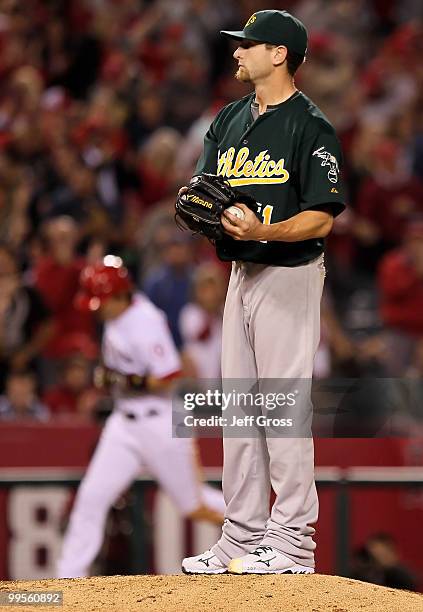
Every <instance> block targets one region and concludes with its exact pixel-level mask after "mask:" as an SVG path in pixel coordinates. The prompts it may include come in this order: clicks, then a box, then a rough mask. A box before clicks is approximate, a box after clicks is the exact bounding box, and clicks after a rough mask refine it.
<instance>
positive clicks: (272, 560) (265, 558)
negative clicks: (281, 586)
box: [228, 546, 314, 574]
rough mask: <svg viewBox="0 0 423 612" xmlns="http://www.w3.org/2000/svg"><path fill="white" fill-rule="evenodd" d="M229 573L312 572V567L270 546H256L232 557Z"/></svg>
mask: <svg viewBox="0 0 423 612" xmlns="http://www.w3.org/2000/svg"><path fill="white" fill-rule="evenodd" d="M228 572H229V573H230V574H314V569H313V568H312V567H306V566H305V565H298V564H297V563H294V561H291V559H288V557H285V555H284V554H283V553H281V552H279V551H278V550H275V549H274V548H272V546H258V547H257V548H256V549H255V551H253V552H252V553H250V554H248V555H244V556H243V557H239V559H232V561H231V562H230V563H229V566H228Z"/></svg>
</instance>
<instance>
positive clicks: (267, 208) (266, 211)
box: [259, 204, 273, 243]
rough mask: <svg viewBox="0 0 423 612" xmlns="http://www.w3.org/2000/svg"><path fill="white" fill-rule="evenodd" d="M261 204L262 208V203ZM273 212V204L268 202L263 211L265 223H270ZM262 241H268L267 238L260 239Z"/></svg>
mask: <svg viewBox="0 0 423 612" xmlns="http://www.w3.org/2000/svg"><path fill="white" fill-rule="evenodd" d="M259 206H260V208H261V205H260V204H259ZM260 208H259V212H260ZM272 213H273V206H271V205H270V204H266V206H265V207H264V208H263V210H262V211H261V214H262V217H263V224H264V225H270V223H271V219H272ZM260 242H263V243H266V242H267V240H260Z"/></svg>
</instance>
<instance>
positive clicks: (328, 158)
mask: <svg viewBox="0 0 423 612" xmlns="http://www.w3.org/2000/svg"><path fill="white" fill-rule="evenodd" d="M312 155H313V157H318V158H320V159H321V160H322V163H321V165H322V166H329V170H328V179H329V180H330V182H331V183H337V182H338V176H339V166H338V160H337V159H336V157H335V156H334V155H332V153H329V151H326V149H325V147H319V148H318V149H316V150H315V151H314V152H313V154H312ZM331 193H333V192H331Z"/></svg>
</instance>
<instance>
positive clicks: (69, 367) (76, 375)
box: [43, 354, 99, 419]
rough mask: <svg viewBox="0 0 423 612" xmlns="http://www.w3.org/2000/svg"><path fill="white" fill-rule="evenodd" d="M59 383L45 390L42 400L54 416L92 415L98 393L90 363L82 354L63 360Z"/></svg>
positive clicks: (89, 417)
mask: <svg viewBox="0 0 423 612" xmlns="http://www.w3.org/2000/svg"><path fill="white" fill-rule="evenodd" d="M60 378H61V379H60V380H59V384H57V385H56V386H54V387H52V388H50V389H48V390H47V392H46V393H45V394H44V397H43V401H44V403H45V404H46V405H47V406H48V408H49V409H50V412H51V414H52V415H54V416H66V415H67V416H69V415H77V416H81V417H84V418H86V419H92V418H93V416H94V412H95V408H96V404H97V402H98V400H99V393H98V391H97V390H96V389H95V388H94V386H93V384H92V364H91V363H90V361H89V360H88V359H87V358H86V357H84V356H83V355H81V354H79V355H74V356H71V357H68V358H67V359H65V360H64V363H63V366H62V369H61V377H60Z"/></svg>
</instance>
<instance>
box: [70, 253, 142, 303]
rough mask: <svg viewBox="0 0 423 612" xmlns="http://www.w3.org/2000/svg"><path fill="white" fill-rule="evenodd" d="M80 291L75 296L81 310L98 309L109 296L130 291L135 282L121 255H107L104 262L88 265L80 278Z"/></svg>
mask: <svg viewBox="0 0 423 612" xmlns="http://www.w3.org/2000/svg"><path fill="white" fill-rule="evenodd" d="M79 284H80V291H79V292H78V293H77V295H76V298H75V304H76V307H77V308H78V309H79V310H92V311H94V310H98V309H99V308H100V306H101V304H102V303H103V302H104V301H105V300H107V299H108V298H109V297H112V296H115V295H119V294H121V293H128V292H130V291H131V290H132V289H133V284H132V281H131V278H130V276H129V272H128V270H127V269H126V268H125V266H124V265H123V264H122V260H121V258H120V257H114V256H113V255H106V257H104V259H103V262H102V263H97V264H94V265H90V266H87V267H86V268H84V269H83V270H82V272H81V276H80V279H79Z"/></svg>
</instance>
